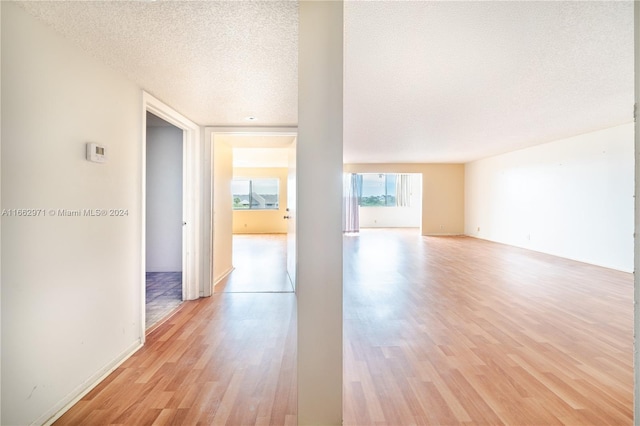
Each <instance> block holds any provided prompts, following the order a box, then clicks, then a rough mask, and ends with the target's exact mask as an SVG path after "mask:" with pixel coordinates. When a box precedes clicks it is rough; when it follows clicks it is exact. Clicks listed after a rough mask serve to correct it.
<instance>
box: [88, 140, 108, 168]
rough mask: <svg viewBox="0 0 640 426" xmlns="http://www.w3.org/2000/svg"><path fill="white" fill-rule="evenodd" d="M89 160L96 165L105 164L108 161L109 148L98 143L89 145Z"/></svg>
mask: <svg viewBox="0 0 640 426" xmlns="http://www.w3.org/2000/svg"><path fill="white" fill-rule="evenodd" d="M87 160H89V161H93V162H94V163H104V162H105V161H107V148H106V147H104V146H102V145H98V144H96V143H88V144H87Z"/></svg>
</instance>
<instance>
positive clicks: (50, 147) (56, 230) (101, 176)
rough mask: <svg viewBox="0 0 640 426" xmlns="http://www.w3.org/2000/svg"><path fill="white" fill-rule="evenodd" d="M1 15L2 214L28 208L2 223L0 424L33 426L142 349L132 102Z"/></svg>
mask: <svg viewBox="0 0 640 426" xmlns="http://www.w3.org/2000/svg"><path fill="white" fill-rule="evenodd" d="M0 7H1V8H2V22H1V32H2V33H1V43H2V49H1V52H2V77H1V79H2V81H1V85H2V99H1V102H2V113H3V117H2V118H3V120H2V121H3V125H2V130H1V131H2V164H1V173H2V178H1V182H2V191H1V193H2V200H1V202H2V208H3V209H34V210H32V212H36V211H37V212H38V213H37V216H30V217H24V216H4V217H2V259H1V261H2V356H1V358H2V366H1V369H2V419H1V421H0V423H2V424H6V425H23V424H32V423H36V424H41V423H44V422H45V421H46V420H47V419H48V418H49V417H50V416H52V415H54V414H55V413H56V412H58V411H59V410H60V409H61V408H63V407H64V406H65V405H66V404H68V403H69V402H70V401H71V400H72V399H73V398H74V397H76V396H77V395H79V394H80V393H81V392H82V391H83V390H84V389H86V387H87V386H89V385H91V384H93V383H94V382H95V380H97V379H98V378H100V377H101V376H102V375H103V374H104V373H106V372H108V371H109V369H110V368H112V367H114V366H115V365H116V364H117V363H118V362H120V361H121V360H123V359H124V358H125V357H126V356H127V355H129V354H130V353H132V352H133V351H134V350H135V349H136V348H137V347H139V345H140V342H141V338H142V336H141V335H140V333H141V330H143V328H144V326H143V324H140V322H141V319H142V312H141V309H142V308H141V307H142V298H141V296H142V295H141V291H140V286H141V283H140V271H141V265H142V259H141V251H142V241H141V238H140V236H141V235H142V230H141V223H142V217H141V204H142V195H141V192H142V189H141V185H142V176H141V172H140V164H141V161H142V150H141V135H142V130H143V129H142V128H141V125H142V124H141V123H142V109H141V99H142V98H141V96H142V94H141V90H140V89H139V88H138V87H137V86H136V85H134V84H133V83H132V82H131V81H129V80H127V79H126V78H124V77H122V76H120V75H118V74H116V73H114V72H112V71H111V70H109V69H108V68H106V67H105V66H103V65H101V64H98V63H97V62H96V61H94V60H93V59H91V58H90V57H89V56H88V55H87V54H85V53H84V52H81V51H80V50H79V49H77V48H76V47H75V46H72V45H71V44H69V43H68V42H67V41H66V40H64V39H63V38H62V37H60V36H58V35H57V34H56V33H54V32H53V31H51V30H50V29H49V28H48V27H46V26H44V25H43V24H41V23H39V22H37V21H36V20H35V19H34V18H32V17H30V16H28V15H27V14H26V13H25V12H24V11H22V9H20V8H19V7H18V6H17V5H16V4H14V3H11V2H1V3H0ZM87 142H95V143H99V144H103V145H105V146H106V147H107V156H108V160H107V162H106V163H104V164H98V163H92V162H89V161H87V160H86V159H85V144H86V143H87ZM96 209H100V210H106V211H107V215H106V216H102V215H100V216H96V215H90V214H89V213H91V211H93V212H94V213H95V211H96ZM111 209H118V210H120V211H121V212H122V213H121V215H119V216H111V215H110V211H111ZM34 214H36V213H34Z"/></svg>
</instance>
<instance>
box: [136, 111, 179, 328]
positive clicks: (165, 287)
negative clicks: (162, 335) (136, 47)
mask: <svg viewBox="0 0 640 426" xmlns="http://www.w3.org/2000/svg"><path fill="white" fill-rule="evenodd" d="M146 114H147V117H146V118H147V121H146V122H147V128H146V135H147V140H146V153H145V154H146V200H145V201H146V218H145V219H146V230H145V231H146V232H145V235H146V241H145V243H146V256H145V265H146V267H145V318H146V321H145V322H146V323H145V328H146V329H147V330H148V329H150V328H151V327H153V326H154V325H156V324H157V323H159V322H161V321H162V320H163V319H164V318H165V317H167V316H168V315H169V314H170V313H171V312H173V311H174V310H175V309H176V308H177V307H178V306H179V305H180V304H181V303H182V300H183V265H182V264H183V235H182V234H183V229H182V228H183V204H184V203H183V197H184V194H183V186H184V182H183V173H184V171H183V163H184V159H183V151H184V134H183V130H182V129H179V128H178V127H176V126H174V125H172V124H171V123H168V122H167V121H165V120H163V119H161V118H160V117H158V116H156V115H154V114H152V113H151V112H147V113H146Z"/></svg>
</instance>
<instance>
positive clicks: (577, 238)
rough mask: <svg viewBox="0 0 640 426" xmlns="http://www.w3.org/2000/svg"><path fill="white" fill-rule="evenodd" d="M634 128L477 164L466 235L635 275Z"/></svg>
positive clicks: (469, 187) (470, 169) (468, 191)
mask: <svg viewBox="0 0 640 426" xmlns="http://www.w3.org/2000/svg"><path fill="white" fill-rule="evenodd" d="M633 138H634V131H633V124H631V123H630V124H625V125H622V126H617V127H613V128H610V129H606V130H601V131H598V132H592V133H587V134H583V135H580V136H576V137H572V138H568V139H563V140H559V141H555V142H552V143H547V144H544V145H539V146H536V147H533V148H528V149H523V150H520V151H516V152H512V153H509V154H504V155H500V156H496V157H491V158H488V159H484V160H480V161H476V162H473V163H469V164H467V165H466V171H465V206H466V207H465V233H466V234H468V235H472V236H476V237H479V238H483V239H487V240H492V241H497V242H501V243H505V244H510V245H514V246H519V247H525V248H528V249H532V250H536V251H541V252H545V253H550V254H553V255H556V256H561V257H566V258H570V259H575V260H579V261H582V262H587V263H592V264H595V265H601V266H605V267H609V268H614V269H619V270H622V271H628V272H630V271H632V270H633V223H634V219H633V217H634V216H633V215H634V199H633V194H634V148H633Z"/></svg>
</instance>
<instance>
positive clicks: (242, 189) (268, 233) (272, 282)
mask: <svg viewBox="0 0 640 426" xmlns="http://www.w3.org/2000/svg"><path fill="white" fill-rule="evenodd" d="M295 138H296V135H295V133H293V132H274V133H271V134H269V133H267V132H260V133H254V134H252V133H251V132H242V133H237V132H236V133H232V134H228V133H224V132H217V133H213V134H212V145H213V146H212V148H213V149H212V152H213V164H214V166H215V167H214V170H215V173H214V175H213V180H214V182H213V185H212V188H213V200H214V202H213V210H214V211H213V244H212V245H213V263H214V265H213V272H214V278H213V282H214V283H215V290H214V291H215V292H216V293H220V292H251V293H252V292H293V291H294V282H295V279H291V278H290V276H292V273H291V272H290V271H289V267H288V266H289V265H290V264H295V261H292V260H291V259H290V257H295V244H294V245H293V248H291V245H290V241H289V240H290V238H289V237H290V236H291V235H295V232H292V228H294V226H293V224H294V223H295V222H294V221H293V220H292V218H293V216H294V212H295V208H292V206H291V205H289V203H290V201H291V199H292V197H290V194H289V191H290V190H289V187H291V188H295V182H294V183H293V184H292V182H291V181H292V178H293V179H295V173H292V169H293V168H294V167H292V166H291V164H292V163H295V161H293V162H292V161H291V160H290V159H291V157H292V156H293V160H295ZM216 253H217V254H216Z"/></svg>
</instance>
